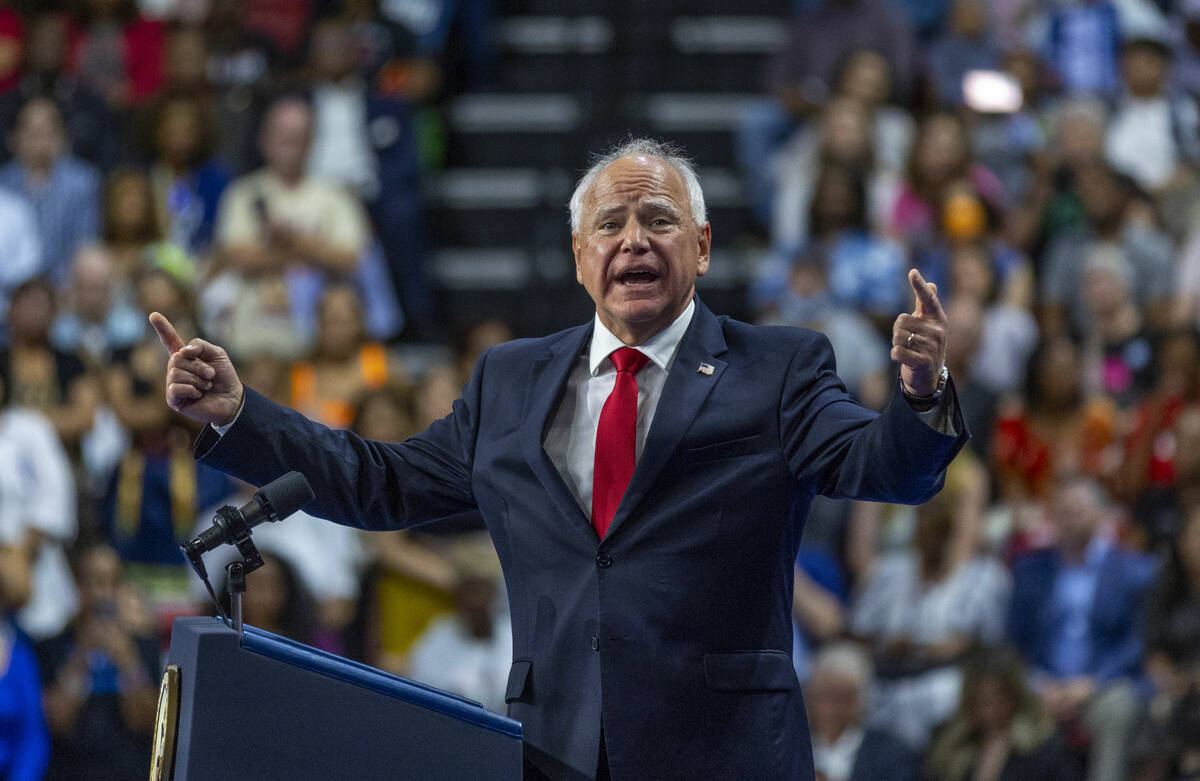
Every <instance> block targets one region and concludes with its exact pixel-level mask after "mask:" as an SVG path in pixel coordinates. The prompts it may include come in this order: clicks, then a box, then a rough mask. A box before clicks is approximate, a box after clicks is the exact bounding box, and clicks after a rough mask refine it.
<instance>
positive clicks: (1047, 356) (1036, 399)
mask: <svg viewBox="0 0 1200 781" xmlns="http://www.w3.org/2000/svg"><path fill="white" fill-rule="evenodd" d="M1083 366H1084V363H1083V357H1082V355H1081V354H1080V349H1079V347H1078V345H1076V344H1075V343H1074V342H1073V341H1072V340H1071V339H1070V338H1068V337H1066V336H1064V335H1052V336H1048V337H1046V338H1044V339H1043V340H1042V342H1041V343H1040V344H1039V345H1038V347H1037V349H1035V350H1034V352H1033V354H1032V355H1031V356H1030V358H1029V369H1028V371H1027V372H1026V378H1025V393H1024V397H1023V398H1022V399H1020V400H1016V399H1014V400H1009V401H1008V402H1006V403H1005V404H1004V405H1003V406H1002V407H1001V408H1000V409H998V410H997V415H996V421H995V431H994V433H993V445H992V451H991V456H992V465H993V467H994V469H995V470H996V480H997V486H998V488H999V492H1000V497H1001V498H1002V499H1007V500H1014V499H1021V498H1024V497H1042V498H1045V497H1047V496H1049V493H1050V490H1051V488H1052V486H1053V485H1054V482H1055V480H1056V478H1057V477H1059V476H1061V475H1064V474H1084V475H1091V476H1099V475H1101V474H1102V473H1103V472H1104V471H1105V468H1106V464H1105V463H1104V454H1105V452H1106V450H1107V448H1108V447H1109V445H1111V444H1113V442H1114V441H1115V436H1116V432H1115V427H1116V420H1115V419H1116V404H1115V403H1114V402H1113V401H1112V400H1111V399H1108V398H1105V397H1103V396H1097V397H1091V398H1089V397H1088V396H1087V395H1085V393H1084V376H1083V371H1084V369H1083Z"/></svg>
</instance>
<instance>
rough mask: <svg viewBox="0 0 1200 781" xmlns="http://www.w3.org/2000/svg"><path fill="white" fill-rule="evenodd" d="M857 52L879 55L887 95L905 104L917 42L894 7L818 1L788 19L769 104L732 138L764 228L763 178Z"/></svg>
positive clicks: (770, 72) (767, 211)
mask: <svg viewBox="0 0 1200 781" xmlns="http://www.w3.org/2000/svg"><path fill="white" fill-rule="evenodd" d="M862 49H870V50H873V51H875V52H878V53H879V54H881V55H882V56H883V58H884V60H885V61H886V67H885V68H884V69H883V71H884V75H885V76H887V74H893V75H892V76H891V78H890V79H889V81H890V82H891V84H892V90H891V91H892V92H893V93H894V96H895V98H896V99H897V100H898V102H900V103H901V104H903V103H906V102H907V101H908V100H909V98H910V97H911V94H912V91H913V87H914V86H915V83H916V82H915V77H916V67H915V66H916V62H917V60H916V57H915V52H916V38H915V36H914V34H913V30H912V27H911V25H910V24H909V23H908V20H907V19H905V18H904V17H903V15H902V14H900V13H898V12H897V11H896V9H894V8H892V7H890V6H888V5H887V4H884V3H879V2H876V0H850V1H849V2H843V1H842V0H817V2H814V3H811V4H810V5H809V7H807V8H805V9H804V10H802V11H800V12H799V13H797V14H796V16H795V18H794V19H793V21H792V23H791V26H790V28H789V30H788V42H787V44H785V45H784V47H783V48H782V49H780V51H779V52H778V53H777V54H776V55H775V56H774V57H773V58H772V59H771V61H770V62H769V64H768V68H767V79H766V81H767V92H768V93H769V96H770V99H769V100H764V101H762V102H760V103H756V104H754V105H753V106H752V107H751V108H750V109H749V110H748V111H746V112H745V114H744V115H743V117H742V118H741V122H740V125H741V127H740V130H739V137H738V139H737V146H738V149H737V152H738V158H739V164H740V165H741V167H742V169H743V171H744V172H745V173H746V176H747V178H748V180H749V183H750V199H751V205H752V208H753V209H754V212H755V214H756V216H757V217H758V219H759V220H760V221H761V222H763V223H764V224H765V223H767V222H768V221H769V220H770V215H771V213H772V211H773V209H774V207H773V203H772V196H771V191H772V189H773V188H772V185H771V180H770V177H769V176H767V175H766V173H767V171H768V170H769V168H770V160H771V158H772V157H773V156H774V155H775V152H776V150H778V148H779V147H780V146H781V145H782V144H783V143H784V142H786V141H787V140H788V138H789V137H790V136H791V135H792V133H794V132H795V131H796V129H797V128H800V127H803V126H804V123H805V122H806V121H807V120H808V119H810V118H811V117H812V116H813V115H815V114H816V113H817V112H818V111H819V110H820V109H821V108H822V107H823V106H824V105H825V104H826V102H828V101H829V99H830V95H832V94H834V92H835V91H836V90H835V84H836V81H837V75H838V74H837V71H838V68H839V67H840V66H842V65H843V64H844V63H846V62H847V61H848V60H849V59H850V57H851V55H853V54H854V52H856V51H859V50H862ZM801 211H803V208H801Z"/></svg>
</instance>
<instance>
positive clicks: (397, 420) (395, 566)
mask: <svg viewBox="0 0 1200 781" xmlns="http://www.w3.org/2000/svg"><path fill="white" fill-rule="evenodd" d="M443 414H444V413H443ZM415 416H416V399H415V395H414V393H413V392H412V390H411V389H408V388H404V387H398V386H395V385H389V386H386V387H384V388H381V389H380V390H377V391H371V392H369V393H367V394H366V395H365V396H363V397H362V398H361V399H360V400H359V403H358V411H357V414H356V415H355V419H354V431H355V432H356V433H358V434H360V435H362V436H363V437H366V438H368V439H374V440H378V441H380V442H400V441H402V440H404V439H407V438H408V437H409V436H411V435H412V434H413V433H415V432H417V431H421V430H422V429H421V428H419V427H418V426H417V425H416V422H415ZM439 417H440V416H439ZM365 542H366V545H367V548H368V551H369V556H370V559H371V568H370V570H368V573H367V575H366V577H365V578H364V585H363V594H362V596H363V607H362V609H360V611H359V613H360V615H359V623H360V625H361V630H360V634H361V635H363V637H362V641H361V642H362V644H363V645H364V648H363V655H364V656H365V657H366V658H368V659H370V660H372V663H373V664H376V665H378V666H380V667H383V668H384V669H386V670H390V671H392V672H396V673H400V674H403V673H405V672H406V671H407V670H408V669H409V652H410V651H411V649H412V647H413V643H415V642H416V640H417V638H418V637H420V636H421V634H422V633H423V632H424V631H425V629H426V628H427V627H428V626H429V624H430V623H431V622H432V621H433V620H434V619H435V618H436V617H438V616H441V615H445V614H447V613H449V612H450V611H451V610H453V608H454V597H453V587H454V579H455V571H454V567H453V564H452V562H451V561H450V557H449V554H448V552H447V551H446V549H445V545H444V544H443V540H441V539H440V538H439V537H437V536H435V535H434V534H433V533H432V529H431V530H430V532H426V531H423V530H421V529H412V530H408V531H403V532H377V533H372V534H369V535H368V536H367V539H366V541H365Z"/></svg>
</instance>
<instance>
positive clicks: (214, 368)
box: [150, 312, 244, 426]
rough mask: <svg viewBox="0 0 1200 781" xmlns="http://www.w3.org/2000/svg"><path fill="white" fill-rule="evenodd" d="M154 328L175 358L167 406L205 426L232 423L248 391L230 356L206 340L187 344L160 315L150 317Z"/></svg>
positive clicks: (170, 368) (169, 374)
mask: <svg viewBox="0 0 1200 781" xmlns="http://www.w3.org/2000/svg"><path fill="white" fill-rule="evenodd" d="M150 325H152V326H154V330H155V331H156V332H157V333H158V340H159V341H160V342H162V343H163V347H166V348H167V352H168V353H170V355H171V358H170V360H169V361H167V406H168V407H170V408H171V409H173V410H175V411H176V412H180V413H182V414H184V415H186V416H187V417H189V418H191V419H192V420H198V421H200V422H201V423H211V424H213V425H214V426H224V425H227V424H229V423H232V422H233V420H234V418H236V417H237V414H238V410H240V409H241V408H242V395H243V393H244V390H243V388H242V381H241V380H239V379H238V376H237V372H236V371H234V368H233V363H232V362H231V361H230V360H229V355H228V354H227V353H226V352H225V351H224V350H223V349H221V348H220V347H217V346H216V345H215V344H210V343H208V342H206V341H204V340H203V339H193V340H192V341H190V342H188V343H187V344H184V343H183V340H182V339H180V338H179V334H178V333H176V332H175V326H173V325H171V322H170V321H169V320H167V318H165V317H163V316H162V315H161V314H159V313H158V312H154V313H152V314H151V315H150Z"/></svg>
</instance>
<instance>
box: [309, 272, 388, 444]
mask: <svg viewBox="0 0 1200 781" xmlns="http://www.w3.org/2000/svg"><path fill="white" fill-rule="evenodd" d="M402 378H403V370H402V369H401V367H400V366H399V363H398V362H397V361H396V359H395V358H394V357H393V356H392V355H390V354H389V353H388V350H387V348H385V347H384V346H383V345H382V344H380V343H378V342H372V341H369V340H368V339H367V334H366V328H365V323H364V322H363V311H362V303H361V301H360V300H359V298H358V294H357V293H355V292H354V288H352V287H350V286H349V285H344V284H334V285H331V286H329V287H326V288H325V291H324V292H323V293H322V294H321V301H320V303H319V304H318V306H317V338H316V344H315V346H314V349H313V352H312V355H311V356H310V357H309V359H308V360H304V361H299V362H297V363H295V364H293V365H292V370H291V400H290V402H289V403H288V406H290V407H292V408H293V409H297V410H300V411H302V412H304V414H306V415H308V416H309V417H311V418H313V419H314V420H319V421H321V422H322V423H325V424H326V425H328V426H334V427H337V428H345V427H347V426H349V425H350V423H351V422H352V421H353V419H354V405H355V404H356V403H357V401H358V399H359V397H361V396H362V395H363V394H364V393H366V392H368V391H371V390H377V389H379V388H382V387H383V386H384V385H386V384H387V383H388V382H395V381H397V380H399V379H402Z"/></svg>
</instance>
